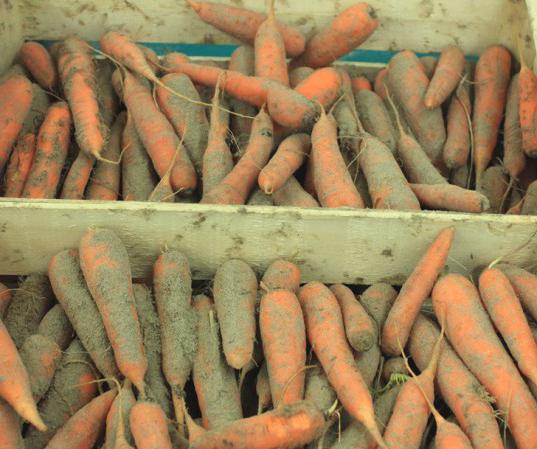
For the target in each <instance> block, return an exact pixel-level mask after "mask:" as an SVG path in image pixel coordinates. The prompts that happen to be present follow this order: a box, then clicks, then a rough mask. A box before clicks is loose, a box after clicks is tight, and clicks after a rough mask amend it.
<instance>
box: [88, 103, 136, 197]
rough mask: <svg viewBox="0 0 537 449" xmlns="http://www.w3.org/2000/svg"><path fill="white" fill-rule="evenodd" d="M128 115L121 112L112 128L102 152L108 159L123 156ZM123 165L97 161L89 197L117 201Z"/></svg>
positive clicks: (89, 188)
mask: <svg viewBox="0 0 537 449" xmlns="http://www.w3.org/2000/svg"><path fill="white" fill-rule="evenodd" d="M126 120H127V115H126V113H125V112H122V113H120V114H119V115H118V116H117V118H116V121H115V122H114V125H113V126H112V129H111V130H110V140H109V141H108V143H107V144H106V148H105V149H104V151H103V152H102V153H101V154H102V156H103V157H105V158H106V159H108V160H112V161H118V160H119V159H120V157H121V137H122V134H123V130H124V129H125V123H126ZM120 178H121V167H120V166H119V165H117V164H110V163H109V162H105V161H97V165H96V166H95V170H94V171H93V176H92V179H91V180H90V182H89V185H88V191H87V199H88V200H100V201H117V199H118V197H119V189H120V185H121V179H120Z"/></svg>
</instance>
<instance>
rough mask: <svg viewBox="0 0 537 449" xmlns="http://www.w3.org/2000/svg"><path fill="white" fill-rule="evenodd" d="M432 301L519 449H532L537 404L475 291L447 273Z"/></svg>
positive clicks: (536, 431) (461, 278) (536, 435)
mask: <svg viewBox="0 0 537 449" xmlns="http://www.w3.org/2000/svg"><path fill="white" fill-rule="evenodd" d="M432 298H433V308H434V311H435V314H436V316H437V317H438V319H439V321H440V322H442V323H444V325H445V326H446V335H447V337H448V339H449V341H450V342H451V344H452V345H453V347H454V349H455V351H457V354H458V355H459V356H460V357H461V359H462V360H463V362H464V363H465V364H466V366H468V368H469V369H470V370H471V371H472V373H473V374H474V375H475V376H476V377H477V378H478V379H479V381H480V382H481V383H482V384H483V386H484V387H485V388H486V389H487V391H488V392H490V394H491V395H492V396H493V397H494V398H495V400H496V404H497V408H498V409H499V410H501V412H502V413H504V416H505V417H506V421H507V423H508V425H509V429H510V430H511V433H512V434H513V436H514V438H515V441H516V443H517V446H518V447H519V448H521V449H530V448H532V447H533V445H534V442H535V441H537V403H536V402H535V399H534V398H533V397H532V396H531V393H530V391H529V389H528V387H527V386H526V384H525V383H524V381H523V379H522V377H521V375H520V374H519V372H518V370H517V368H516V366H515V364H514V362H513V361H512V359H511V358H510V357H509V355H508V354H507V352H506V351H505V349H504V347H503V345H502V343H501V342H500V339H499V338H498V337H497V335H496V333H495V330H494V328H493V326H492V323H491V322H490V319H489V317H488V316H487V313H486V311H485V310H484V308H483V305H482V304H481V300H480V298H479V293H478V291H477V289H476V287H475V286H474V285H473V284H472V283H471V282H470V281H469V280H468V279H466V278H465V277H464V276H462V275H458V274H449V275H447V276H445V277H443V278H442V279H440V280H439V281H438V282H437V283H436V285H435V287H434V289H433V294H432Z"/></svg>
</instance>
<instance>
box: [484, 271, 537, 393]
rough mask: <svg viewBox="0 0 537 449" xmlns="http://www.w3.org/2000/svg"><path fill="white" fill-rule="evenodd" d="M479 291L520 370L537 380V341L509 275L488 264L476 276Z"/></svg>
mask: <svg viewBox="0 0 537 449" xmlns="http://www.w3.org/2000/svg"><path fill="white" fill-rule="evenodd" d="M479 292H480V294H481V299H482V301H483V304H484V305H485V308H486V309H487V312H488V314H489V316H490V318H491V320H492V322H493V323H494V326H495V327H496V329H498V331H499V333H500V334H501V336H502V337H503V340H504V341H505V343H506V344H507V347H508V348H509V351H510V352H511V355H512V356H513V358H514V359H515V360H516V362H517V365H518V368H519V370H520V371H521V372H522V373H523V374H524V375H525V376H526V377H528V378H529V379H530V380H531V381H532V382H533V383H537V343H536V342H535V340H534V338H533V335H532V333H531V329H530V326H529V324H528V321H527V319H526V317H525V315H524V311H523V310H522V306H521V305H520V301H519V299H518V298H517V296H516V293H515V291H514V289H513V287H512V286H511V283H510V282H509V279H508V278H507V276H506V275H505V274H503V272H502V271H500V270H499V269H497V268H488V269H486V270H484V271H483V272H482V273H481V276H479Z"/></svg>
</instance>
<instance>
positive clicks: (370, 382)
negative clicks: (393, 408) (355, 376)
mask: <svg viewBox="0 0 537 449" xmlns="http://www.w3.org/2000/svg"><path fill="white" fill-rule="evenodd" d="M373 340H374V341H375V343H374V344H373V345H372V346H371V347H370V348H369V349H368V350H367V351H363V352H357V351H354V362H355V364H356V367H357V368H358V371H360V374H361V375H362V378H363V379H364V382H365V384H366V386H367V387H368V388H374V382H375V379H376V378H377V373H378V370H379V367H380V363H381V360H382V353H381V351H380V344H379V331H378V329H377V326H375V327H374V331H373Z"/></svg>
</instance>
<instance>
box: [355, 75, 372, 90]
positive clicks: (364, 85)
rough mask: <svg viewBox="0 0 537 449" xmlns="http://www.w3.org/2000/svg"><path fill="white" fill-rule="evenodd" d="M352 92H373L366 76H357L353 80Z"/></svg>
mask: <svg viewBox="0 0 537 449" xmlns="http://www.w3.org/2000/svg"><path fill="white" fill-rule="evenodd" d="M351 85H352V91H353V92H354V93H355V94H356V93H358V92H360V91H361V90H373V86H372V85H371V81H369V80H368V79H367V78H366V77H365V76H357V77H354V78H352V80H351Z"/></svg>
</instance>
